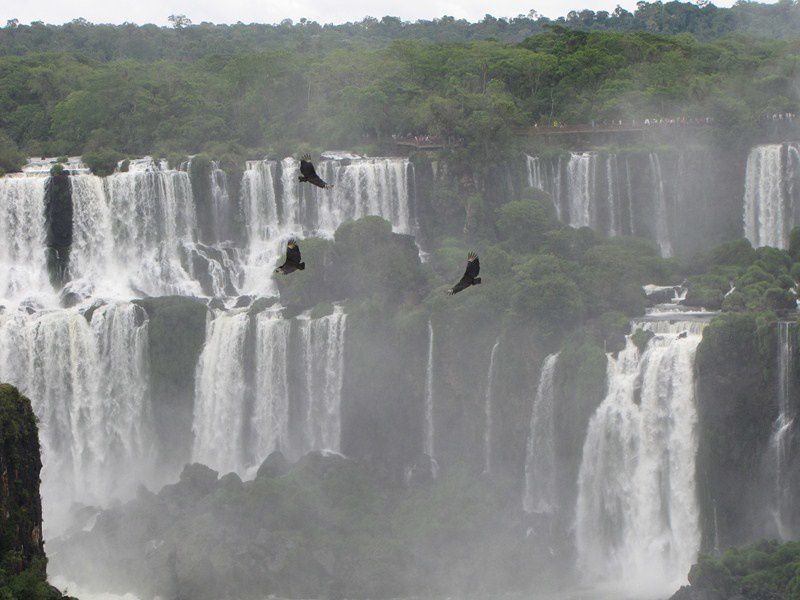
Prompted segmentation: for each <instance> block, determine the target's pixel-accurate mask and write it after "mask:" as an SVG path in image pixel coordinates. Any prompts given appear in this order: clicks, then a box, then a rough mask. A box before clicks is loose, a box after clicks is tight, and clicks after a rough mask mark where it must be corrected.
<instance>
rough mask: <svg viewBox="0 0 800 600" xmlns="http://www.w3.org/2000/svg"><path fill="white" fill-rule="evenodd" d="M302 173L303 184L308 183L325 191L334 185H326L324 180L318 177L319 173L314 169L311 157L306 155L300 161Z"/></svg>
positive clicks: (301, 180)
mask: <svg viewBox="0 0 800 600" xmlns="http://www.w3.org/2000/svg"><path fill="white" fill-rule="evenodd" d="M300 173H301V175H300V182H301V183H305V182H308V183H310V184H312V185H315V186H317V187H320V188H322V189H323V190H324V189H327V188H331V187H333V186H332V185H328V184H327V183H325V182H324V181H323V180H322V178H321V177H320V176H319V175H317V171H316V170H315V169H314V164H313V163H312V162H311V155H309V154H304V155H303V157H302V158H301V159H300Z"/></svg>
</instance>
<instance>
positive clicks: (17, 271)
mask: <svg viewBox="0 0 800 600" xmlns="http://www.w3.org/2000/svg"><path fill="white" fill-rule="evenodd" d="M45 182H46V178H45V177H2V178H0V236H2V239H3V243H2V244H0V298H2V301H3V302H4V303H6V302H7V303H12V304H16V303H18V302H20V301H21V300H24V299H25V298H28V297H36V298H41V297H42V296H47V295H52V289H51V288H50V281H49V279H48V275H47V264H46V254H45V216H44V191H45Z"/></svg>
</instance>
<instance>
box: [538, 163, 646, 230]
mask: <svg viewBox="0 0 800 600" xmlns="http://www.w3.org/2000/svg"><path fill="white" fill-rule="evenodd" d="M526 167H527V179H528V185H529V186H530V187H533V188H537V189H540V190H542V191H545V192H547V193H548V194H549V195H550V196H551V198H552V199H553V206H554V207H555V210H556V216H557V217H558V218H559V219H560V220H562V221H564V222H565V223H567V224H568V225H570V226H572V227H591V228H592V229H594V230H596V231H599V232H601V233H604V234H606V235H609V236H615V235H624V234H625V233H628V232H629V231H633V213H632V207H631V198H632V189H631V178H630V169H629V164H628V160H627V158H626V159H625V170H624V171H623V170H622V169H621V168H620V162H619V158H618V156H617V155H616V154H613V153H608V154H606V153H603V154H600V153H597V152H579V153H576V152H573V153H571V154H570V155H569V157H564V158H562V157H558V159H557V160H545V159H542V158H540V157H535V156H526Z"/></svg>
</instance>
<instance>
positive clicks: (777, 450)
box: [771, 321, 794, 540]
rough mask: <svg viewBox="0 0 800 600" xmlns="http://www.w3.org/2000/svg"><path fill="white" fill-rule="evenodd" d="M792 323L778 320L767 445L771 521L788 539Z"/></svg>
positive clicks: (791, 500) (792, 416)
mask: <svg viewBox="0 0 800 600" xmlns="http://www.w3.org/2000/svg"><path fill="white" fill-rule="evenodd" d="M793 330H794V323H789V322H786V321H781V322H779V323H778V353H777V354H778V390H777V392H778V393H777V398H778V418H777V419H776V420H775V424H774V425H773V428H772V439H771V446H772V452H773V455H774V469H775V473H774V478H775V508H774V515H775V524H776V527H777V530H778V535H779V536H780V537H781V539H784V540H788V539H791V537H792V536H791V532H789V531H788V530H787V527H786V524H785V522H784V521H785V518H784V512H785V510H786V509H787V508H789V507H790V506H791V505H792V502H793V499H792V498H791V497H790V495H789V490H788V489H787V485H786V483H787V482H786V470H787V460H786V459H787V456H786V455H787V452H788V447H787V446H788V444H787V442H788V441H789V438H790V434H791V432H792V429H793V427H794V407H793V406H792V405H791V380H792V368H793V363H794V340H793V338H794V331H793Z"/></svg>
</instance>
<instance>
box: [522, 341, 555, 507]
mask: <svg viewBox="0 0 800 600" xmlns="http://www.w3.org/2000/svg"><path fill="white" fill-rule="evenodd" d="M557 363H558V354H551V355H549V356H548V357H547V358H545V360H544V363H543V364H542V371H541V373H540V374H539V385H538V386H537V387H536V396H535V398H534V399H533V407H532V409H531V421H530V423H531V424H530V430H529V432H528V444H527V452H526V454H525V490H524V495H523V498H522V508H523V509H524V510H525V512H528V513H550V512H553V510H555V508H556V475H557V473H556V440H555V435H556V432H555V397H554V396H555V393H554V392H555V389H554V386H553V380H554V377H555V372H556V364H557Z"/></svg>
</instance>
